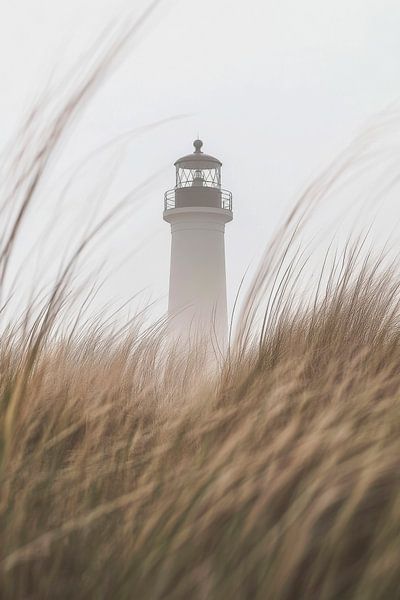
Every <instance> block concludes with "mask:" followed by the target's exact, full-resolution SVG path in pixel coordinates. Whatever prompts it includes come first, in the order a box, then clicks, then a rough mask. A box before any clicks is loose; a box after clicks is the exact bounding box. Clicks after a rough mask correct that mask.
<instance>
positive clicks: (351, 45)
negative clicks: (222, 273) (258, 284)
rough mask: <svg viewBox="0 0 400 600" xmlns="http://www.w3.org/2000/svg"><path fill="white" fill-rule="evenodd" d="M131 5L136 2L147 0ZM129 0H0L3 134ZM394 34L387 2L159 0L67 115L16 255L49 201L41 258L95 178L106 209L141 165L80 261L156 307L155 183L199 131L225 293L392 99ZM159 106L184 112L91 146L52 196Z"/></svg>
mask: <svg viewBox="0 0 400 600" xmlns="http://www.w3.org/2000/svg"><path fill="white" fill-rule="evenodd" d="M133 4H136V6H135V8H136V10H137V11H138V12H139V10H140V8H141V7H144V6H145V5H146V2H144V1H141V2H140V3H139V2H138V3H133ZM127 7H129V8H130V9H131V7H132V2H131V3H126V2H116V1H114V0H113V1H112V2H111V1H109V0H108V1H105V0H96V1H95V0H79V1H78V0H69V2H68V3H66V2H64V1H62V2H61V1H60V0H34V1H33V0H13V1H12V2H10V1H7V0H3V2H2V5H1V17H2V18H1V21H0V66H1V86H2V87H1V95H0V143H1V145H2V146H3V145H5V144H6V143H7V142H8V141H9V140H10V138H11V137H12V135H13V132H14V130H15V128H16V127H17V126H18V124H19V123H20V119H21V117H22V115H23V114H24V111H26V110H27V108H29V106H30V105H31V103H32V102H33V100H34V99H35V98H36V97H37V95H38V93H39V92H40V90H41V89H42V87H43V86H44V85H45V83H46V82H47V81H48V79H49V76H50V74H51V72H53V71H54V72H55V73H56V75H57V74H61V73H64V72H66V70H67V68H68V66H70V65H71V64H73V61H74V60H76V59H77V57H79V56H80V55H81V53H82V52H84V51H85V50H86V49H87V48H88V47H89V46H90V45H91V44H92V43H93V42H94V41H95V40H96V38H98V37H99V36H100V34H101V32H102V30H103V29H104V28H105V27H106V26H107V25H108V23H109V22H110V21H111V19H112V18H115V17H116V16H117V17H119V18H121V17H122V18H123V15H124V14H126V13H127V12H128V8H127ZM399 31H400V4H399V3H398V2H397V1H396V0H335V1H330V0H326V1H324V2H321V0H279V2H276V1H268V0H248V1H247V2H240V1H239V0H203V1H202V2H201V3H200V2H198V1H196V0H181V1H171V2H169V1H168V0H165V1H164V2H163V3H161V6H160V9H159V10H157V11H156V12H155V14H154V15H153V16H152V18H151V19H150V20H149V22H148V23H147V25H146V27H145V29H144V30H143V32H142V34H141V35H140V38H139V39H138V43H137V44H136V46H135V47H134V48H132V50H131V51H130V52H129V54H128V55H127V56H126V58H125V60H124V62H123V63H122V64H120V65H119V66H118V68H117V69H116V71H115V72H114V73H113V74H112V75H111V76H110V77H109V78H108V80H107V82H106V83H105V84H104V85H103V86H102V87H101V89H100V90H99V91H98V92H97V93H96V95H95V97H94V98H93V99H92V100H91V102H90V104H89V105H87V106H86V108H85V111H84V113H83V114H82V118H81V119H80V121H79V122H78V123H76V124H75V126H74V129H73V134H72V135H71V136H69V137H68V141H67V142H66V144H65V146H64V148H63V153H62V155H61V156H60V157H59V164H58V165H57V166H55V167H54V168H55V173H57V177H54V178H53V181H52V180H51V177H50V181H49V182H48V188H47V195H45V198H46V199H45V200H43V199H38V205H37V207H36V208H35V209H34V211H33V213H32V214H31V215H30V216H29V219H30V221H29V226H28V227H27V229H26V236H25V237H24V239H23V240H22V246H21V257H23V255H24V251H26V252H30V250H29V249H30V247H31V245H32V244H33V243H34V242H35V240H36V238H37V237H38V236H39V235H41V234H43V223H47V224H48V223H49V222H50V220H51V219H52V218H53V216H54V213H61V212H62V215H63V216H62V218H60V214H58V215H57V217H58V221H57V223H55V224H54V232H53V233H54V235H53V238H54V239H53V240H49V244H50V245H49V248H47V249H46V247H45V245H42V246H41V251H42V252H47V253H48V258H47V259H46V260H47V261H49V263H48V264H50V262H51V261H54V260H55V259H56V257H57V255H60V256H61V255H62V254H63V252H64V246H68V244H69V243H70V242H69V237H68V236H71V235H73V234H74V231H75V230H74V223H76V222H77V221H79V223H82V222H85V220H86V221H87V220H90V219H91V218H93V214H94V213H95V211H96V208H97V200H96V190H97V191H99V187H100V188H101V189H106V188H107V190H108V191H107V194H105V195H104V197H102V199H101V202H100V200H98V203H99V205H100V204H101V207H99V210H104V205H109V206H112V205H113V202H116V201H117V200H118V198H119V197H120V195H121V194H123V193H124V192H126V191H127V190H129V189H132V188H134V187H135V186H137V185H138V184H140V182H141V181H142V180H145V179H147V178H149V177H151V176H152V175H155V178H154V180H153V181H152V184H151V186H150V187H149V188H148V189H147V190H146V192H145V193H143V197H141V198H140V199H139V201H138V202H137V203H135V205H134V206H133V205H132V209H131V210H130V211H129V213H128V214H127V215H126V216H125V217H124V218H123V220H122V221H120V222H119V227H118V228H116V229H113V230H112V231H111V232H110V234H109V235H108V236H104V237H103V238H102V239H101V242H100V243H98V244H97V245H96V246H95V249H94V250H93V256H92V259H91V260H92V261H93V262H92V265H93V264H95V263H96V261H98V262H99V264H100V263H103V262H104V261H107V262H106V270H105V272H108V271H110V272H111V277H110V278H109V280H108V283H106V284H105V285H104V288H103V290H102V292H101V299H102V301H104V302H107V301H108V300H109V301H112V302H119V301H122V300H124V299H126V298H128V297H129V296H131V295H133V294H134V293H135V292H137V291H139V290H141V289H147V290H148V293H149V294H151V296H152V298H154V299H157V298H161V303H160V307H161V308H160V310H164V309H165V308H166V293H167V288H168V268H169V238H170V232H169V226H168V225H167V224H166V223H164V222H163V220H162V208H163V194H164V191H165V190H166V189H168V188H170V187H173V185H174V169H173V163H174V161H175V160H176V159H177V158H178V157H179V156H180V155H183V154H186V153H188V152H190V151H191V149H192V141H193V139H195V137H197V135H198V134H199V135H200V137H201V138H202V139H203V140H204V150H205V151H206V152H209V153H211V154H213V155H215V156H217V157H218V158H220V159H221V160H222V162H223V164H224V166H223V186H224V187H226V188H228V189H230V190H232V192H233V198H234V221H233V223H231V224H229V225H228V226H227V232H226V249H227V269H228V292H229V299H230V302H232V298H233V295H234V292H235V290H236V288H237V286H238V284H239V282H240V279H241V276H242V274H243V273H244V271H245V269H246V268H247V266H248V265H249V264H251V265H253V267H254V266H255V264H256V263H257V259H258V257H259V256H260V255H261V252H262V250H263V248H264V246H265V244H266V242H267V240H268V239H269V238H270V237H271V235H272V232H273V231H274V229H275V228H276V226H277V224H278V223H279V222H280V221H281V219H282V218H283V216H284V215H285V213H286V212H287V210H288V208H289V207H290V205H291V204H292V203H293V202H294V201H295V199H296V198H297V197H298V195H299V194H300V193H301V191H302V190H303V189H304V188H305V186H306V185H307V184H308V183H309V182H310V181H311V180H312V179H313V177H315V176H316V175H318V173H319V172H320V171H321V169H323V167H324V166H325V165H327V164H328V163H329V162H330V161H331V160H332V159H333V158H334V157H335V156H336V155H337V154H338V153H339V152H340V151H341V150H342V148H344V147H345V146H346V145H347V144H348V143H349V142H350V141H351V140H352V138H353V137H354V136H355V135H356V134H357V133H358V132H359V131H361V130H362V128H363V127H364V126H365V125H366V123H367V122H368V120H369V119H370V118H371V117H373V116H374V114H376V113H378V112H379V111H381V110H383V109H385V107H386V106H387V105H389V104H391V103H393V102H397V100H398V98H399V96H400V76H399V74H400V36H399ZM183 115H186V116H185V117H183ZM173 116H182V118H180V119H178V120H176V121H173V122H169V123H167V124H164V125H162V126H159V127H156V128H153V129H151V130H149V131H146V132H145V133H142V134H141V135H140V136H137V137H134V138H132V139H131V140H130V141H129V143H126V144H125V143H124V144H122V145H121V144H117V145H116V146H111V148H109V149H107V151H106V152H102V153H100V155H96V159H95V160H93V161H92V162H90V164H88V165H87V166H86V167H85V169H84V170H83V171H82V172H79V176H78V177H77V180H76V182H75V183H74V185H73V187H72V188H71V191H70V192H69V193H68V194H67V197H66V198H64V199H63V201H62V203H61V204H60V203H59V201H58V197H59V193H60V187H57V186H58V185H60V181H62V177H63V174H64V173H65V172H66V171H68V169H71V167H73V168H76V167H77V166H78V165H79V161H80V160H81V159H83V157H85V156H86V155H87V154H88V153H90V152H91V151H93V150H95V149H96V148H99V147H100V146H102V145H104V144H106V143H107V142H109V141H110V140H113V139H115V138H116V137H118V136H121V134H124V133H125V132H127V131H130V130H132V129H134V128H138V127H141V126H144V125H147V124H152V123H155V122H156V121H159V120H161V119H165V118H168V117H173ZM107 173H112V174H113V175H114V179H113V180H112V182H111V183H110V180H109V179H110V178H109V177H108V176H107ZM98 196H99V194H98V195H97V197H98ZM343 201H344V202H346V201H349V198H348V197H347V198H346V199H345V200H343ZM61 208H62V211H61ZM392 210H394V211H395V212H394V213H393V214H392V215H391V217H390V219H389V221H388V228H390V227H391V226H392V225H393V223H394V220H396V219H397V218H399V216H400V209H399V203H398V202H397V200H396V202H394V203H393V206H392ZM388 230H389V229H388ZM21 260H22V259H21ZM46 264H47V263H46ZM107 265H108V266H107ZM107 269H108V271H107ZM35 272H36V271H35Z"/></svg>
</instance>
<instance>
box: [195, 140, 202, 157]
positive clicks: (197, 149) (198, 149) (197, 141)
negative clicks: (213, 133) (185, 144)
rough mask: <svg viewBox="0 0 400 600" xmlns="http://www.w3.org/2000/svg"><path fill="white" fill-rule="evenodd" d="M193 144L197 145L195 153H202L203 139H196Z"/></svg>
mask: <svg viewBox="0 0 400 600" xmlns="http://www.w3.org/2000/svg"><path fill="white" fill-rule="evenodd" d="M193 146H194V147H195V151H194V153H195V154H200V153H202V147H203V142H202V141H201V140H199V139H197V140H195V141H194V142H193Z"/></svg>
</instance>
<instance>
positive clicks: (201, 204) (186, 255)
mask: <svg viewBox="0 0 400 600" xmlns="http://www.w3.org/2000/svg"><path fill="white" fill-rule="evenodd" d="M193 145H194V152H193V153H192V154H188V155H186V156H183V157H182V158H179V159H178V160H177V161H176V162H175V169H176V182H175V187H174V188H173V189H172V190H169V191H167V192H166V193H165V198H164V214H163V217H164V220H165V221H167V222H168V223H170V224H171V264H170V280H169V302H168V316H169V324H170V331H171V332H173V335H174V337H175V338H179V339H181V340H183V341H184V342H187V341H189V342H193V341H196V340H201V341H206V342H207V344H209V345H210V346H212V347H213V348H214V349H217V350H218V351H222V352H223V351H224V350H225V348H226V345H227V334H228V315H227V302H226V271H225V239H224V237H225V224H226V223H228V222H229V221H232V218H233V214H232V194H231V192H229V191H227V190H224V189H222V186H221V167H222V163H221V161H220V160H218V159H217V158H214V157H213V156H210V155H209V154H205V153H204V152H203V142H202V141H201V140H195V142H194V144H193Z"/></svg>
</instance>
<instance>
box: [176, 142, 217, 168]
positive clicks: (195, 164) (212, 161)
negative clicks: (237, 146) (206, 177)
mask: <svg viewBox="0 0 400 600" xmlns="http://www.w3.org/2000/svg"><path fill="white" fill-rule="evenodd" d="M193 146H194V147H195V151H194V152H193V153H192V154H187V155H186V156H182V158H178V160H177V161H176V162H175V166H176V167H180V168H181V169H216V168H217V167H221V166H222V162H221V161H220V160H218V158H215V157H214V156H210V154H204V152H202V150H201V149H202V147H203V142H202V141H201V140H195V141H194V142H193Z"/></svg>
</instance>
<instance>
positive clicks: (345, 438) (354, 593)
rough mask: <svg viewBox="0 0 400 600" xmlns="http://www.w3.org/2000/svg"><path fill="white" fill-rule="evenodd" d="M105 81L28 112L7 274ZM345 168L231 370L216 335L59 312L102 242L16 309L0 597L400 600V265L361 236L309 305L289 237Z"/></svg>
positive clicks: (247, 329) (271, 267)
mask: <svg viewBox="0 0 400 600" xmlns="http://www.w3.org/2000/svg"><path fill="white" fill-rule="evenodd" d="M114 51H115V48H113V50H112V52H114ZM101 61H103V62H101ZM101 61H100V62H101V64H102V65H103V66H104V57H102V58H101ZM103 66H102V68H103ZM96 68H97V67H96ZM96 68H95V69H94V70H93V73H92V75H93V79H92V80H91V81H92V82H94V81H95V80H96V78H97V77H98V71H96ZM90 85H91V84H90ZM90 85H87V81H86V83H85V84H84V87H81V88H79V89H78V90H77V91H76V92H75V95H74V97H73V98H71V99H69V101H68V102H67V103H66V104H64V108H63V109H62V110H60V111H58V112H57V113H55V115H56V116H55V117H54V118H53V119H46V125H45V128H44V129H43V130H41V129H40V128H39V129H38V126H37V121H36V113H35V112H33V113H32V115H31V118H30V119H29V121H28V123H27V127H26V128H25V129H24V130H23V132H22V134H21V136H20V138H19V142H18V145H17V151H16V152H15V156H16V157H17V162H16V163H13V166H12V169H10V171H9V172H8V175H7V178H5V180H7V186H5V189H7V190H8V191H9V192H10V193H9V195H8V196H7V195H3V203H4V206H7V202H9V200H7V198H8V197H12V198H13V201H14V202H15V203H16V206H17V209H13V210H16V213H13V220H12V222H11V223H8V224H7V227H5V229H4V235H3V238H2V246H1V253H0V267H1V274H2V277H3V278H4V276H5V273H6V270H7V267H8V260H9V256H10V253H11V252H12V249H13V243H14V240H15V238H16V236H17V235H18V227H19V224H20V222H21V220H22V219H23V217H24V211H25V210H26V208H27V207H28V206H29V203H30V202H31V201H32V198H33V196H34V194H35V190H36V188H37V186H38V184H39V183H40V178H41V176H42V173H43V172H44V170H45V169H46V168H47V167H46V165H47V162H48V160H49V158H50V157H51V155H52V152H53V151H54V147H55V145H56V143H57V141H58V139H59V137H60V136H61V135H62V134H63V132H64V129H65V127H66V125H68V121H69V119H70V118H71V116H73V115H74V111H75V110H76V109H77V108H79V104H80V102H81V101H82V99H85V94H86V91H87V90H88V89H89V88H90ZM85 86H86V87H85ZM40 122H41V123H43V121H40ZM33 134H34V135H33ZM32 140H36V141H37V140H39V141H40V144H39V146H35V151H32ZM350 154H351V153H350ZM350 164H351V160H350V158H349V156H346V157H345V158H344V159H343V160H342V161H341V162H340V161H339V163H338V164H336V165H334V166H333V167H331V168H330V170H329V172H327V173H326V174H325V175H324V176H323V177H322V178H321V179H320V180H319V181H318V182H316V183H315V184H314V185H313V186H311V187H310V189H309V190H307V192H306V194H305V195H304V197H303V198H302V199H301V200H300V202H299V203H298V205H297V207H296V209H295V210H294V212H293V214H292V215H291V216H290V217H289V219H288V222H287V223H286V224H285V225H284V227H283V229H282V231H280V232H279V234H278V235H277V238H276V239H275V240H273V242H272V243H271V245H270V246H269V248H268V250H267V253H266V255H265V257H264V259H263V262H262V265H261V267H260V270H259V273H258V277H256V280H255V282H254V286H253V287H252V288H251V289H250V291H249V295H248V297H247V300H246V301H245V302H244V303H243V308H242V311H241V312H240V313H239V315H238V317H237V323H236V334H235V335H232V339H231V352H230V354H229V356H228V358H227V359H226V361H225V363H224V364H222V365H220V368H219V370H218V372H217V373H208V374H204V372H203V369H202V364H203V363H202V356H201V352H200V350H199V349H197V350H196V349H193V351H192V353H191V354H190V355H187V356H182V355H180V354H179V352H177V351H173V350H171V349H168V347H167V345H166V343H165V330H164V329H165V328H164V325H163V323H159V324H157V325H156V326H154V327H153V328H151V329H147V330H146V329H143V327H142V325H141V322H140V319H138V320H137V321H133V322H132V323H130V324H129V327H125V328H122V329H121V330H118V329H112V328H111V329H110V327H106V326H102V325H101V324H99V323H98V322H94V323H93V324H92V325H88V324H87V323H85V324H84V326H83V325H82V323H80V322H79V321H78V322H76V323H74V324H73V326H72V325H71V327H69V328H63V327H61V326H60V320H61V321H62V319H63V318H64V317H63V315H64V312H63V310H64V305H65V302H66V299H67V298H68V289H69V285H70V282H71V273H72V272H73V269H74V268H75V263H76V260H77V258H78V257H79V256H80V253H81V252H82V250H83V247H84V246H85V244H87V243H88V240H85V242H84V243H83V246H82V245H81V246H79V247H78V249H77V252H76V254H75V255H74V259H73V260H72V262H71V263H69V264H67V266H66V267H65V269H64V270H63V271H62V272H61V273H60V276H59V279H58V280H57V282H56V284H55V286H54V288H53V290H52V292H51V293H50V295H49V296H48V297H47V299H46V300H43V301H41V303H40V302H39V304H38V305H37V306H35V310H32V309H31V307H30V309H27V311H26V313H25V315H24V316H23V318H22V319H20V320H19V321H18V322H9V323H4V322H3V323H2V327H1V329H2V336H1V341H0V372H1V381H0V482H1V483H0V539H1V544H0V597H1V598H4V599H5V600H11V599H35V600H36V599H38V600H39V599H40V600H43V599H46V598H48V599H54V598H60V599H63V598H65V599H70V598H74V599H77V600H79V599H86V598H99V599H100V598H104V599H106V598H118V599H125V598H126V599H132V598H135V599H136V598H138V599H143V598H146V599H147V598H148V599H152V600H157V599H167V598H171V599H186V598H196V599H210V600H211V599H218V600H219V599H221V600H222V599H224V600H225V599H227V598H238V599H249V600H250V599H252V600H253V599H265V598H268V599H271V600H275V599H277V600H289V599H292V600H298V599H300V598H304V599H307V600H312V599H315V600H332V599H336V598H340V599H347V598H348V599H354V600H378V599H389V598H390V599H394V598H399V597H400V595H399V590H400V569H399V568H398V567H399V541H400V536H399V533H400V532H399V527H400V525H399V524H400V486H399V484H400V464H399V462H400V458H399V457H400V437H399V433H400V408H399V407H400V404H399V397H400V371H399V363H400V330H399V301H400V296H399V286H400V279H399V276H398V271H397V270H396V266H395V264H394V263H393V264H391V265H388V263H387V261H385V260H384V259H385V258H386V255H384V254H380V255H378V256H374V255H371V253H369V252H367V251H364V250H365V245H364V241H363V240H360V241H359V242H356V243H355V244H353V245H352V244H350V243H349V244H348V245H347V246H346V248H345V249H344V250H343V252H342V253H341V254H339V255H337V256H336V257H334V259H333V260H332V261H330V262H329V261H328V262H327V263H326V264H325V271H324V272H323V273H322V275H321V279H320V283H319V285H318V287H317V289H316V290H315V291H314V293H313V295H311V299H310V298H309V300H308V302H305V301H303V300H302V299H299V296H298V294H297V287H296V285H297V282H298V278H299V277H300V275H301V272H302V264H303V263H302V258H301V254H299V253H298V251H297V250H296V251H295V252H294V254H292V255H291V254H290V252H289V249H291V248H293V247H294V246H295V241H294V240H295V237H296V232H297V231H298V228H299V223H301V221H302V219H304V216H305V214H306V212H307V210H308V207H310V206H311V205H312V204H313V203H314V202H317V201H319V200H320V198H321V197H323V195H324V194H326V193H327V190H328V189H329V186H330V185H331V181H333V180H336V179H337V178H338V177H339V176H340V174H341V173H342V172H344V171H346V169H348V168H350V167H349V165H350ZM3 214H4V213H3ZM94 233H95V232H94ZM285 258H286V259H287V262H286V263H285ZM328 265H329V266H328ZM3 302H6V299H4V298H3ZM257 311H258V313H259V314H261V319H259V318H257V316H256V312H257ZM3 321H4V319H3Z"/></svg>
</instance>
